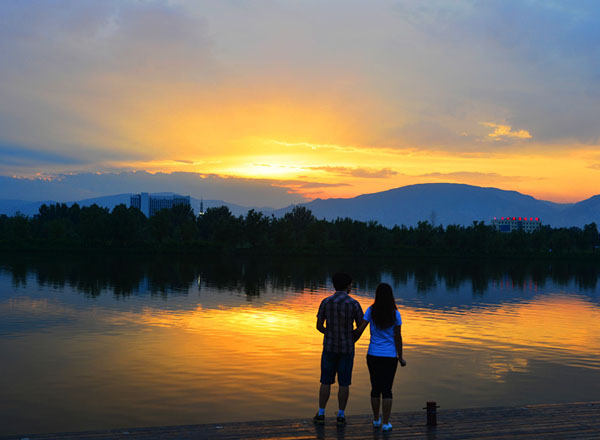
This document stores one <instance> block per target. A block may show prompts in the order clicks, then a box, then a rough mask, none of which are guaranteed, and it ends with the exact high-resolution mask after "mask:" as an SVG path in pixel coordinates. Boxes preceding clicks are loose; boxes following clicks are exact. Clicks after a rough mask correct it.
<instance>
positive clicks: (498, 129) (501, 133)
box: [481, 122, 532, 140]
mask: <svg viewBox="0 0 600 440" xmlns="http://www.w3.org/2000/svg"><path fill="white" fill-rule="evenodd" d="M481 125H484V126H486V127H490V128H493V129H494V131H493V132H492V133H490V134H488V137H491V138H493V139H494V140H502V139H505V138H517V139H531V137H532V136H531V133H529V132H528V131H527V130H518V131H513V130H512V127H511V126H510V125H501V124H494V123H493V122H482V123H481Z"/></svg>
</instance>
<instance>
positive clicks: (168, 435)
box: [0, 402, 600, 440]
mask: <svg viewBox="0 0 600 440" xmlns="http://www.w3.org/2000/svg"><path fill="white" fill-rule="evenodd" d="M437 420H438V425H437V426H436V427H434V428H432V427H428V426H427V425H426V423H425V422H426V420H425V411H420V412H412V413H399V414H395V415H394V416H393V417H392V419H391V422H392V424H393V426H394V428H393V430H392V431H390V432H389V433H387V432H386V433H383V432H381V431H380V430H375V429H373V428H372V426H371V424H370V423H371V419H370V417H369V416H351V415H350V416H349V417H348V424H347V425H346V426H345V427H343V428H338V427H337V426H336V425H335V419H334V418H330V419H328V420H327V421H326V423H325V426H315V425H314V424H313V423H312V420H311V419H301V420H298V419H296V420H273V421H263V422H247V423H224V424H220V425H219V424H208V425H189V426H168V427H155V428H135V429H116V430H109V431H90V432H76V433H60V434H45V435H31V436H12V437H3V438H1V439H0V440H4V439H11V440H12V439H18V440H20V439H24V438H29V439H30V440H34V439H36V440H42V439H43V440H49V439H56V440H73V439H85V440H100V439H127V440H129V439H132V440H150V439H152V440H154V439H160V440H163V439H211V440H212V439H216V440H218V439H227V440H232V439H255V440H258V439H265V440H266V439H271V440H276V439H278V440H297V439H336V440H363V439H372V440H377V439H382V440H388V439H390V440H391V439H427V440H442V439H443V440H454V439H455V440H459V439H460V440H464V439H488V440H491V439H494V440H497V439H504V440H507V439H536V440H537V439H569V440H570V439H596V440H597V439H600V402H584V403H569V404H556V405H529V406H524V407H520V408H472V409H462V410H442V411H438V414H437Z"/></svg>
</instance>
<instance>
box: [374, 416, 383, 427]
mask: <svg viewBox="0 0 600 440" xmlns="http://www.w3.org/2000/svg"><path fill="white" fill-rule="evenodd" d="M373 428H381V417H379V420H373Z"/></svg>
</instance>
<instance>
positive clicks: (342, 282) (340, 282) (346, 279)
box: [331, 272, 352, 290]
mask: <svg viewBox="0 0 600 440" xmlns="http://www.w3.org/2000/svg"><path fill="white" fill-rule="evenodd" d="M331 280H332V281H333V287H335V290H344V289H345V288H346V287H348V286H349V285H350V284H352V277H351V276H350V275H348V274H347V273H343V272H338V273H336V274H334V275H333V276H332V277H331Z"/></svg>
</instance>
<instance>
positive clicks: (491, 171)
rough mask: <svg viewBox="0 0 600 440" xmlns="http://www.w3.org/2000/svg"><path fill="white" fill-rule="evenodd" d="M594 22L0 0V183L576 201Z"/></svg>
mask: <svg viewBox="0 0 600 440" xmlns="http://www.w3.org/2000/svg"><path fill="white" fill-rule="evenodd" d="M599 19H600V4H597V3H595V2H587V1H569V2H567V1H541V0H529V1H522V0H504V1H488V2H472V1H468V0H433V1H430V2H426V3H422V2H413V1H408V0H400V1H394V2H392V1H388V0H375V1H372V2H359V1H353V0H350V1H348V0H343V1H342V0H334V1H330V2H320V1H316V0H307V1H303V2H292V1H283V0H281V1H262V0H258V1H252V2H250V1H245V0H236V1H233V0H232V1H222V2H211V1H197V2H184V1H179V0H169V1H167V0H164V1H163V0H157V1H152V2H138V1H129V0H86V1H78V0H77V1H75V0H59V1H57V2H52V3H43V2H39V3H38V2H3V3H2V4H0V56H1V57H2V60H3V61H2V63H1V65H0V103H1V104H0V182H2V184H3V185H5V187H4V189H3V190H2V195H0V198H14V199H18V198H20V195H19V194H27V193H28V191H29V192H30V191H31V190H32V189H36V190H38V191H40V193H39V196H40V197H39V198H38V199H44V197H42V195H43V194H44V191H47V192H48V194H50V193H52V194H62V195H63V196H64V197H63V199H66V200H68V199H71V200H75V199H81V198H85V197H86V194H88V196H89V197H94V196H97V195H98V193H97V192H96V189H98V188H105V194H115V193H118V192H120V191H122V190H119V191H115V189H114V188H120V187H125V186H126V185H125V183H126V182H131V181H132V180H136V181H139V185H138V187H136V188H132V190H131V191H130V192H141V190H143V188H145V187H143V186H142V181H143V182H146V183H147V182H154V183H156V185H155V186H154V187H153V188H158V187H160V185H162V187H164V191H173V192H179V193H185V194H196V195H202V196H205V197H207V198H214V199H224V200H228V201H231V202H234V203H243V204H246V205H264V206H267V205H270V206H274V207H278V206H283V205H286V204H289V203H299V202H303V201H307V200H310V199H313V198H316V197H320V198H329V197H353V196H357V195H360V194H364V193H374V192H379V191H383V190H387V189H391V188H397V187H401V186H405V185H411V184H416V183H439V182H451V183H465V184H470V185H477V186H484V187H496V188H501V189H504V190H514V191H519V192H521V193H524V194H529V195H532V196H534V197H536V198H538V199H542V200H550V201H554V202H563V203H564V202H577V201H580V200H583V199H586V198H588V197H590V196H593V195H595V194H598V193H600V190H599V188H600V185H599V183H600V149H599V146H600V141H599V139H600V124H598V116H597V114H598V108H600V94H599V93H598V92H597V91H598V90H600V63H598V59H600V33H599V32H598V26H597V23H598V21H599ZM135 171H137V173H136V172H135ZM136 174H137V177H136ZM94 176H96V177H94ZM132 176H133V177H132ZM23 179H37V181H31V180H27V181H26V180H23ZM6 185H7V186H6ZM94 188H96V189H94ZM186 188H187V189H186ZM153 190H155V191H161V190H162V189H152V188H149V189H148V191H153ZM11 191H12V192H11ZM52 191H53V192H52ZM29 194H30V193H29ZM53 198H55V199H56V198H58V197H53Z"/></svg>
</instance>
